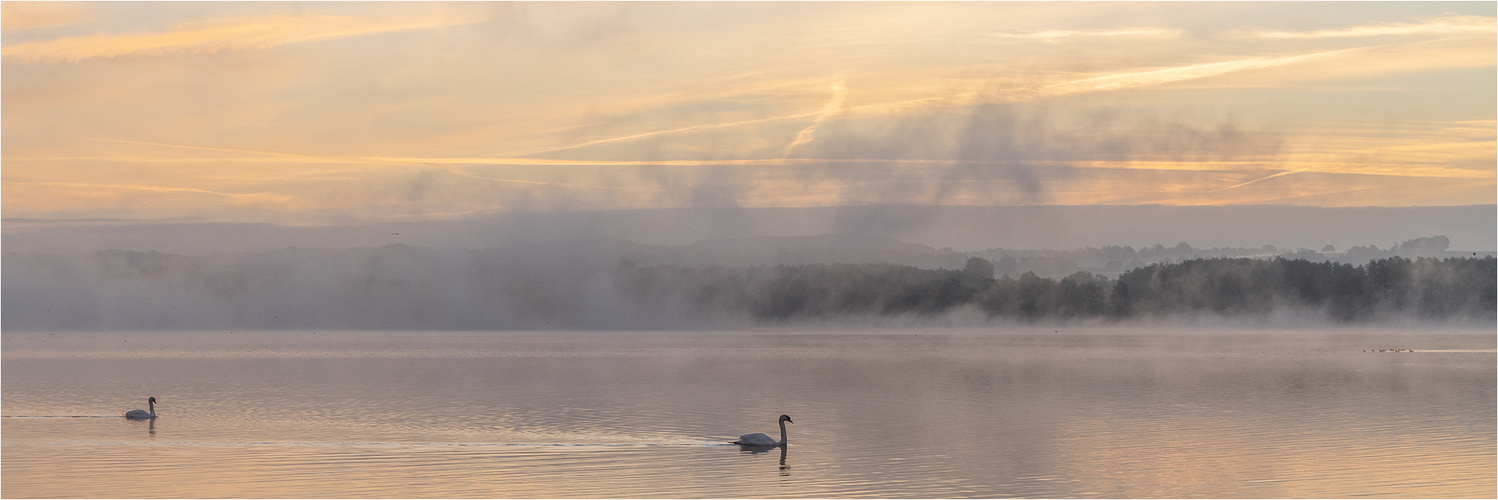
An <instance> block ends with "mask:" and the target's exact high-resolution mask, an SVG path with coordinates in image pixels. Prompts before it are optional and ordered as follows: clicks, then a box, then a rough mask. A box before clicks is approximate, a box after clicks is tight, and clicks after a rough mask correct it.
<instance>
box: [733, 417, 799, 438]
mask: <svg viewBox="0 0 1498 500" xmlns="http://www.w3.org/2000/svg"><path fill="white" fill-rule="evenodd" d="M786 422H790V423H793V424H794V423H796V422H793V421H791V417H790V415H781V416H780V440H779V441H776V440H775V438H772V437H770V436H766V435H765V433H763V432H756V433H754V434H745V435H742V436H739V440H738V441H734V442H733V444H736V445H739V446H785V442H786V439H785V423H786Z"/></svg>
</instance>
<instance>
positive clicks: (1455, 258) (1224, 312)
mask: <svg viewBox="0 0 1498 500" xmlns="http://www.w3.org/2000/svg"><path fill="white" fill-rule="evenodd" d="M741 222H742V221H741ZM800 223H801V224H806V222H805V221H801V222H800ZM430 224H437V225H440V224H438V223H430ZM449 224H452V226H451V227H452V228H468V229H474V228H476V227H478V226H475V225H473V224H469V225H467V226H464V225H463V224H462V223H449ZM796 224H797V222H795V221H789V222H788V223H787V225H788V226H795V225H796ZM583 225H584V226H585V225H586V224H583ZM742 226H743V224H740V227H742ZM104 227H105V230H103V231H95V232H93V233H89V232H87V231H77V228H78V226H73V230H74V231H75V232H74V233H73V234H85V235H87V234H93V235H94V236H95V237H96V241H104V240H105V239H107V238H106V237H103V236H99V235H101V234H105V235H108V234H113V235H115V236H118V235H122V234H126V233H128V232H129V229H130V227H129V226H119V225H108V226H104ZM224 227H225V226H210V227H206V228H198V229H199V230H204V229H206V233H202V232H200V233H198V234H195V235H194V237H195V238H204V235H205V234H212V233H213V232H215V231H220V230H222V229H224ZM410 227H415V228H417V231H416V232H415V233H411V232H408V231H394V230H392V231H389V232H388V233H387V235H388V237H389V239H390V240H396V241H400V240H406V241H405V242H389V241H386V242H384V243H380V244H362V243H372V241H368V240H357V239H355V240H353V241H348V242H346V243H345V244H344V245H342V246H338V245H329V246H326V247H321V248H313V247H311V246H300V247H281V248H275V249H255V250H252V251H217V252H214V253H209V254H194V253H192V252H186V251H178V252H173V251H171V248H166V249H164V250H162V251H157V250H154V249H153V250H150V251H141V250H130V249H111V250H90V251H83V250H80V251H74V252H59V251H45V252H44V251H32V250H36V249H39V247H41V246H45V245H40V244H37V245H32V244H27V243H23V242H24V241H25V240H26V239H27V238H35V237H36V235H35V234H29V233H27V232H26V231H24V230H16V231H11V234H8V235H7V236H6V248H5V253H4V274H3V279H4V283H3V285H4V287H3V311H4V312H3V315H4V317H3V321H4V327H5V328H6V329H7V330H215V329H223V330H234V329H245V330H250V329H413V330H442V329H464V330H468V329H472V330H501V329H604V330H615V329H661V328H665V329H677V328H709V329H711V328H738V327H745V326H755V325H761V326H763V325H788V324H794V325H822V326H856V325H874V324H899V325H912V324H915V325H963V326H971V325H979V324H1002V323H1012V322H1021V323H1047V324H1055V323H1069V324H1076V323H1087V324H1093V323H1112V322H1133V321H1142V320H1150V321H1153V320H1162V319H1166V320H1171V321H1182V320H1187V321H1220V320H1225V321H1235V322H1247V323H1256V324H1264V323H1275V322H1280V323H1284V322H1299V321H1311V322H1315V323H1325V324H1368V323H1374V322H1378V323H1387V322H1389V321H1394V320H1399V321H1422V322H1435V323H1450V324H1461V325H1470V324H1474V323H1475V324H1491V323H1492V322H1493V321H1494V304H1495V299H1494V281H1495V272H1494V258H1493V256H1492V255H1493V252H1492V251H1491V249H1484V251H1478V252H1473V251H1468V250H1465V249H1463V250H1460V251H1456V250H1452V248H1453V247H1454V246H1455V244H1454V243H1453V241H1454V240H1457V239H1456V238H1451V237H1448V236H1446V235H1431V234H1426V235H1418V237H1412V238H1408V239H1405V240H1402V241H1391V242H1386V243H1385V245H1386V246H1381V245H1377V244H1375V243H1377V242H1375V241H1369V242H1366V244H1364V245H1357V246H1345V247H1339V246H1338V245H1334V244H1325V245H1316V248H1306V247H1294V248H1291V247H1287V248H1280V247H1276V246H1274V245H1272V244H1263V245H1257V246H1244V247H1220V246H1219V247H1205V246H1202V247H1198V246H1193V245H1192V244H1190V243H1187V242H1179V243H1175V244H1168V243H1167V244H1159V243H1157V244H1152V245H1147V246H1146V245H1141V246H1139V247H1137V248H1136V247H1132V246H1126V245H1099V246H1087V247H1081V248H1072V249H1069V250H1035V249H1006V248H987V249H983V250H975V251H958V250H953V249H951V248H935V247H932V246H929V245H927V244H923V243H917V242H912V241H909V240H904V241H902V240H901V239H898V238H896V237H894V236H891V235H889V234H888V233H889V232H893V231H887V232H885V234H875V233H873V232H866V233H843V234H833V235H819V236H750V237H741V238H724V239H709V240H703V241H696V242H693V243H686V244H673V245H660V244H655V245H652V244H645V243H639V242H637V241H632V240H630V239H627V238H622V237H618V236H617V231H613V232H611V231H599V233H602V235H596V234H584V233H574V234H573V235H571V236H565V235H564V236H555V235H554V236H551V237H547V238H536V239H530V238H506V239H509V240H510V241H507V242H504V243H501V244H494V245H488V246H479V247H476V248H461V247H457V248H455V247H453V246H446V247H444V246H442V245H430V246H429V245H423V244H421V243H422V242H423V241H425V238H423V237H419V235H420V234H421V231H422V230H423V228H425V229H427V230H430V229H431V228H432V227H434V226H433V225H413V226H410ZM1485 228H1486V230H1488V231H1491V230H1492V228H1493V225H1491V224H1489V225H1488V226H1485ZM11 229H14V228H11ZM178 229H179V230H181V231H189V229H188V228H186V227H185V226H184V227H182V228H178ZM263 229H264V228H263ZM374 229H388V228H383V227H382V228H364V231H366V232H369V231H372V230H374ZM512 229H513V228H512ZM678 229H679V228H678ZM160 230H161V227H160V226H153V227H150V228H146V230H145V231H142V233H143V234H149V233H150V232H151V231H160ZM340 230H342V231H350V230H352V229H351V228H342V229H340ZM297 231H303V232H304V234H306V235H316V234H317V233H316V229H312V228H303V229H294V228H279V227H271V228H270V229H267V232H268V233H277V232H279V234H281V235H282V236H285V235H286V234H292V233H295V232H297ZM664 232H665V231H664V230H660V231H657V232H656V233H654V234H655V236H656V237H657V239H659V236H660V235H661V234H664ZM1481 232H1482V231H1481V230H1477V231H1466V232H1465V233H1463V235H1462V236H1461V238H1462V240H1463V241H1469V243H1465V244H1464V245H1466V247H1465V248H1471V247H1470V245H1472V243H1470V238H1472V237H1473V233H1481ZM705 233H712V231H705ZM38 234H45V235H50V237H52V238H54V243H55V241H56V237H57V235H58V234H61V233H58V232H56V231H53V232H47V231H41V232H40V233H38ZM444 234H446V235H447V237H448V239H447V240H446V241H448V242H452V241H457V240H458V239H461V238H464V237H465V236H463V235H461V234H458V233H456V232H447V233H444ZM513 234H514V233H513V232H512V233H510V234H509V235H510V236H513ZM324 236H325V235H324ZM495 236H496V235H483V234H476V235H468V236H466V237H469V238H471V241H473V242H483V241H489V239H490V238H494V237H495ZM1330 238H1331V237H1328V239H1330ZM40 239H44V238H40ZM642 239H643V238H642ZM999 239H1002V237H1000V238H999ZM1285 239H1290V238H1283V239H1280V240H1277V241H1284V240H1285ZM190 240H192V238H181V237H179V238H176V239H175V240H171V239H169V240H168V241H175V242H177V243H182V242H187V241H190ZM202 241H207V239H203V240H202ZM1340 241H1341V240H1338V242H1339V243H1340ZM121 246H122V247H129V245H121ZM249 246H251V247H254V245H249ZM80 247H82V248H86V245H83V246H80ZM1458 248H1462V247H1458ZM1203 259H1205V260H1203Z"/></svg>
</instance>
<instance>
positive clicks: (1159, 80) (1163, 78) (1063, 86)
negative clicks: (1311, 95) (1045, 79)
mask: <svg viewBox="0 0 1498 500" xmlns="http://www.w3.org/2000/svg"><path fill="white" fill-rule="evenodd" d="M1355 50H1358V49H1344V50H1332V51H1326V52H1316V53H1311V54H1299V55H1291V56H1278V57H1253V58H1248V59H1236V60H1231V61H1220V62H1213V63H1202V64H1191V65H1185V66H1176V67H1170V68H1161V69H1154V70H1148V71H1134V72H1127V73H1116V74H1112V75H1103V76H1097V77H1092V78H1083V79H1080V80H1072V81H1068V82H1061V83H1054V84H1050V85H1045V86H1042V87H1040V88H1039V89H1038V90H1037V93H1039V94H1042V95H1064V94H1079V93H1085V92H1104V91H1112V90H1124V89H1131V88H1139V87H1153V86H1158V85H1165V84H1170V83H1176V82H1184V81H1190V80H1199V79H1203V78H1212V77H1217V76H1223V75H1227V74H1231V73H1238V72H1243V71H1251V70H1257V69H1266V68H1276V67H1280V66H1287V65H1290V64H1296V63H1302V62H1307V61H1312V60H1316V59H1322V58H1328V57H1333V56H1337V55H1342V54H1346V53H1348V52H1352V51H1355Z"/></svg>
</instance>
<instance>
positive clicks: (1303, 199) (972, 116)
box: [0, 2, 1498, 224]
mask: <svg viewBox="0 0 1498 500" xmlns="http://www.w3.org/2000/svg"><path fill="white" fill-rule="evenodd" d="M0 7H3V12H0V14H3V15H0V19H3V31H0V35H3V39H0V53H3V73H0V78H3V85H0V89H3V108H0V111H3V121H0V125H3V144H0V146H3V150H0V160H3V171H0V189H3V191H0V195H3V198H0V210H3V213H4V216H5V217H7V218H95V217H105V218H151V219H156V218H164V219H191V220H207V221H259V222H277V223H290V224H317V223H323V222H328V221H350V220H384V219H391V218H403V219H404V218H423V217H453V216H462V215H475V214H486V213H495V212H504V211H512V210H568V209H623V208H654V207H681V206H706V205H711V206H726V205H741V206H831V205H845V204H847V205H853V204H857V205H862V204H881V203H916V204H960V205H1029V204H1063V205H1071V204H1167V205H1221V204H1299V205H1318V206H1368V205H1381V206H1410V205H1463V204H1486V203H1494V202H1495V189H1498V168H1495V164H1498V155H1495V150H1498V116H1495V109H1498V104H1495V62H1498V51H1495V46H1498V23H1495V13H1494V10H1495V7H1494V5H1493V4H1491V3H1478V2H1469V3H1434V2H1410V3H1388V2H1378V3H1368V4H1364V3H1351V2H1333V3H1311V4H1299V3H1252V2H1250V3H1180V2H1171V3H1166V4H1159V3H1130V2H1106V3H1078V2H1060V3H1034V2H1025V3H1014V4H1011V3H986V2H978V3H969V2H962V3H927V2H921V3H886V2H880V3H843V2H836V3H830V4H829V3H782V2H771V3H718V2H707V3H677V2H668V3H586V4H581V3H517V4H509V3H479V2H463V3H428V2H420V3H401V2H371V3H363V2H333V3H285V2H272V3H219V2H202V3H197V2H166V3H130V2H106V3H71V2H69V3H47V2H41V3H36V2H3V3H0Z"/></svg>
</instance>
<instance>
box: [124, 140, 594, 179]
mask: <svg viewBox="0 0 1498 500" xmlns="http://www.w3.org/2000/svg"><path fill="white" fill-rule="evenodd" d="M95 140H97V141H103V142H115V143H121V144H140V145H146V146H157V147H163V148H177V149H196V150H203V151H227V152H231V153H248V154H257V155H267V156H279V157H284V158H298V159H312V160H319V161H324V162H334V163H379V164H385V165H408V166H410V165H415V166H424V167H431V168H435V169H438V170H442V171H444V172H448V173H452V174H457V175H461V176H464V177H472V178H475V179H483V180H486V181H494V182H509V183H515V184H536V185H545V186H567V185H566V184H561V183H556V182H545V181H530V180H521V179H499V178H494V177H485V176H482V175H478V174H474V173H472V172H468V171H466V170H463V169H461V168H458V167H454V166H451V165H445V164H442V163H436V162H432V161H425V160H421V159H417V158H378V157H361V156H324V155H309V154H303V153H285V152H280V151H265V150H259V149H243V148H225V147H218V146H193V145H188V144H166V143H160V142H146V141H127V140H122V139H95Z"/></svg>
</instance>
